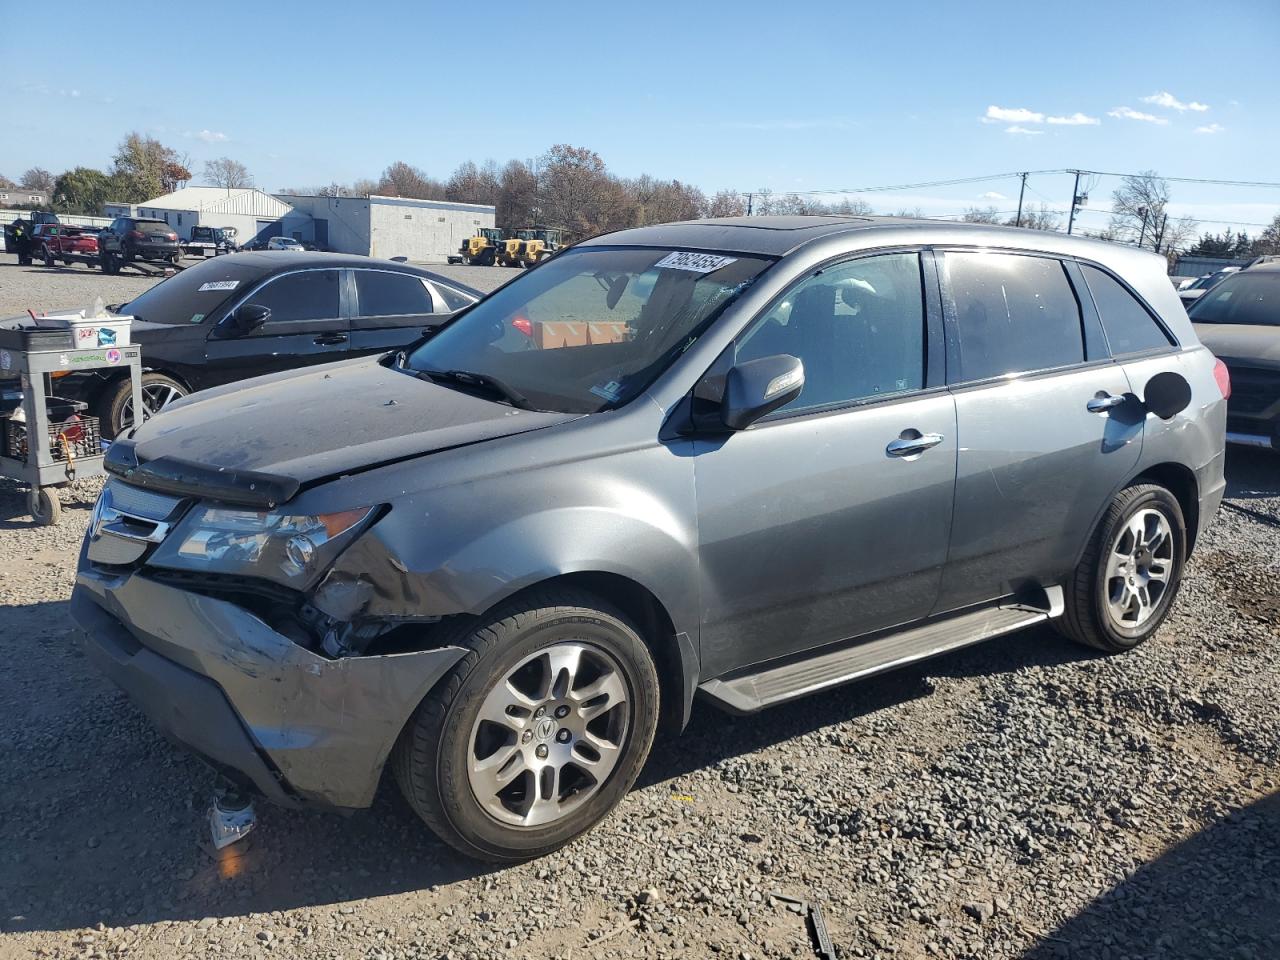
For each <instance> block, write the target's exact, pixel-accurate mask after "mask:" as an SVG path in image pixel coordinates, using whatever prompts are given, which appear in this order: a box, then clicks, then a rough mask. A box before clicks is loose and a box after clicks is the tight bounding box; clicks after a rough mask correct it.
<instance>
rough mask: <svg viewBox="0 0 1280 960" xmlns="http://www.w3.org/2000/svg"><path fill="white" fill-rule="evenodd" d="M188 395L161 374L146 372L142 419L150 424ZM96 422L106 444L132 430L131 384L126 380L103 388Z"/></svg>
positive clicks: (179, 385)
mask: <svg viewBox="0 0 1280 960" xmlns="http://www.w3.org/2000/svg"><path fill="white" fill-rule="evenodd" d="M187 393H188V390H187V388H186V387H184V386H183V385H182V384H180V383H179V382H178V381H177V380H174V379H173V378H172V377H170V376H166V375H165V374H163V373H155V372H147V373H144V374H143V375H142V408H143V410H142V413H143V416H142V419H143V420H144V421H145V420H150V419H151V417H152V416H153V415H154V414H157V413H159V412H160V411H161V410H163V409H164V408H165V407H167V406H168V405H169V404H171V403H173V401H175V400H180V399H181V398H182V397H185V396H186V395H187ZM97 413H98V419H99V421H100V425H101V429H102V435H103V436H104V437H106V438H107V439H108V440H113V439H115V437H116V436H118V435H119V434H121V433H123V432H124V431H126V430H128V429H129V428H130V427H132V426H133V422H134V418H133V381H131V380H130V379H129V378H128V377H123V378H121V379H120V380H117V381H116V382H115V383H113V384H111V386H109V387H107V389H106V391H105V392H104V394H103V396H102V398H101V400H100V401H99V404H98V411H97Z"/></svg>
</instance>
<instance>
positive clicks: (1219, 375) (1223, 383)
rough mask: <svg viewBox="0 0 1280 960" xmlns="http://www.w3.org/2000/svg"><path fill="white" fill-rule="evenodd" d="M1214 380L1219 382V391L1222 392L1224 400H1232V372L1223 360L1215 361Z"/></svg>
mask: <svg viewBox="0 0 1280 960" xmlns="http://www.w3.org/2000/svg"><path fill="white" fill-rule="evenodd" d="M1213 379H1214V380H1216V381H1217V382H1218V389H1219V390H1221V391H1222V399H1223V400H1230V399H1231V371H1230V370H1228V369H1227V365H1226V364H1225V363H1223V362H1222V361H1221V360H1214V361H1213Z"/></svg>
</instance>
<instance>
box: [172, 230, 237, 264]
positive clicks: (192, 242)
mask: <svg viewBox="0 0 1280 960" xmlns="http://www.w3.org/2000/svg"><path fill="white" fill-rule="evenodd" d="M181 247H182V252H183V253H185V254H187V255H188V256H199V257H216V256H220V255H221V254H224V253H235V252H236V229H235V227H206V226H201V225H200V224H196V225H195V226H194V227H192V228H191V236H190V238H189V239H187V240H184V241H182V243H181Z"/></svg>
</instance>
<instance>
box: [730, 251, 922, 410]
mask: <svg viewBox="0 0 1280 960" xmlns="http://www.w3.org/2000/svg"><path fill="white" fill-rule="evenodd" d="M924 326H925V313H924V296H923V294H922V291H921V280H920V258H919V256H918V255H917V254H914V253H894V254H886V255H883V256H873V257H865V258H863V259H859V260H852V261H850V262H848V263H842V264H838V265H836V266H833V267H828V268H826V269H824V270H822V271H820V272H819V273H817V274H816V275H814V276H811V277H809V278H807V279H806V280H804V281H802V282H801V283H800V284H798V285H797V286H795V287H793V288H792V289H791V290H790V291H788V292H787V293H786V294H785V295H784V296H783V298H782V300H781V301H779V302H778V303H776V304H774V306H773V307H771V308H770V309H769V311H768V312H767V313H766V314H765V315H764V316H763V317H761V318H760V319H759V320H757V321H756V322H755V323H754V324H753V325H752V327H751V328H750V329H749V330H748V331H747V332H746V333H745V334H744V335H743V336H742V338H741V339H740V340H739V342H738V345H737V349H736V354H735V361H736V362H738V363H741V362H744V361H748V360H758V359H761V358H762V357H769V356H774V355H776V354H789V355H790V356H793V357H797V358H799V359H800V361H801V362H802V363H803V364H804V389H803V390H802V391H801V392H800V396H799V397H797V398H796V399H795V400H793V401H791V403H789V404H787V406H785V407H783V408H782V409H783V410H785V411H788V412H792V413H794V412H796V411H800V410H811V409H816V408H821V407H829V406H834V405H839V404H842V403H849V402H853V401H859V400H868V399H875V398H879V397H885V396H892V395H894V394H898V393H904V392H907V391H911V390H919V389H920V388H921V387H922V386H923V385H924V374H925V368H924V342H925V337H924Z"/></svg>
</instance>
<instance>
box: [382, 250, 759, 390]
mask: <svg viewBox="0 0 1280 960" xmlns="http://www.w3.org/2000/svg"><path fill="white" fill-rule="evenodd" d="M771 262H772V261H771V260H768V259H765V258H763V257H749V256H742V255H737V254H730V253H724V254H720V253H693V252H688V251H677V250H671V249H653V248H614V249H609V248H601V247H582V248H578V249H576V250H572V251H569V252H566V253H564V254H561V255H560V256H558V257H556V258H555V259H554V260H551V261H549V262H548V263H546V264H543V265H542V266H540V267H538V269H537V270H532V271H530V272H529V273H527V274H524V275H523V276H521V277H519V278H517V279H516V280H514V281H512V282H511V283H509V284H507V285H506V286H504V287H502V288H501V289H499V290H497V291H496V292H495V293H493V294H492V295H491V296H489V297H487V298H486V299H484V300H482V301H481V302H480V303H478V304H476V305H475V306H474V307H473V308H472V309H471V310H468V311H467V312H466V313H464V314H463V315H462V316H460V317H459V318H458V319H457V320H456V321H455V322H453V323H451V324H449V325H448V326H446V327H444V329H443V330H441V331H440V332H439V333H438V334H436V335H435V336H434V337H432V338H431V339H430V340H428V341H427V342H426V343H424V344H423V345H422V346H420V347H419V348H418V349H417V350H415V351H414V352H413V353H412V354H411V355H410V356H409V357H408V358H407V361H406V366H407V367H408V368H410V369H412V370H415V371H418V372H420V373H422V374H423V375H424V376H426V377H428V378H430V377H432V376H433V375H434V376H435V377H436V379H440V380H441V381H442V382H444V379H445V378H444V377H443V376H442V375H447V374H450V373H453V372H457V371H464V372H466V373H470V374H478V375H481V376H484V377H491V378H493V379H496V380H499V381H501V382H502V383H503V384H504V385H506V386H507V387H509V388H510V389H511V390H513V391H515V392H517V393H518V394H519V395H520V396H522V397H523V398H525V399H526V400H527V401H528V403H529V405H530V406H532V407H534V408H536V409H541V410H556V411H563V412H567V413H595V412H597V411H600V410H604V409H606V408H610V407H618V406H622V405H623V404H625V403H627V402H629V401H630V400H632V399H633V398H635V397H636V396H638V395H639V394H640V393H642V392H643V391H644V390H645V389H647V388H648V386H649V385H650V384H651V383H652V382H653V381H654V380H655V379H657V377H658V376H659V375H660V374H661V373H662V372H663V371H664V370H666V369H667V367H669V366H670V365H671V363H673V362H674V361H675V359H676V358H677V357H679V356H680V355H681V354H682V353H683V352H684V351H685V350H687V349H688V348H689V347H690V346H692V345H693V343H694V342H695V341H696V340H697V339H698V337H700V336H701V335H702V333H703V332H704V331H705V330H706V329H707V327H708V326H709V325H710V324H711V323H712V322H713V321H714V320H715V318H716V317H717V316H718V315H719V314H720V312H721V311H723V310H724V308H725V307H726V306H728V305H729V304H730V303H731V302H733V300H734V299H735V298H736V297H737V296H738V295H739V294H740V293H741V292H742V291H743V290H744V289H745V288H746V287H747V286H748V285H749V284H750V283H752V282H753V281H754V280H755V279H756V277H758V276H759V275H760V274H761V272H762V271H764V269H765V268H766V267H767V266H768V265H769V264H770V263H771Z"/></svg>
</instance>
